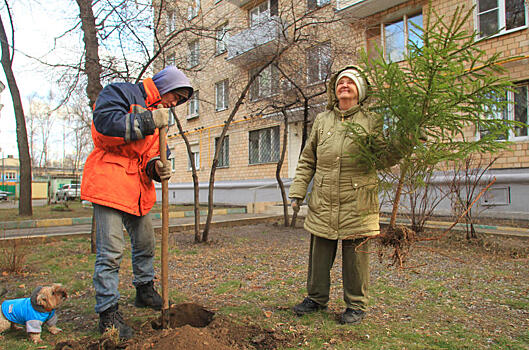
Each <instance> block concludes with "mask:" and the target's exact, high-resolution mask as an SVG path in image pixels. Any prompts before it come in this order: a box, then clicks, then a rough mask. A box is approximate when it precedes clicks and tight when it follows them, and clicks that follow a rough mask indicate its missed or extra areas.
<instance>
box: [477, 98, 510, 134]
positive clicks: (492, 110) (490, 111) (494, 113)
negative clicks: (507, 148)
mask: <svg viewBox="0 0 529 350" xmlns="http://www.w3.org/2000/svg"><path fill="white" fill-rule="evenodd" d="M489 97H490V98H491V99H494V100H497V101H501V100H505V98H506V96H489ZM484 107H485V114H484V115H483V118H484V119H488V120H494V119H495V120H504V119H507V110H508V109H507V108H497V107H495V106H488V105H486V106H484ZM489 133H490V131H489V130H487V129H486V128H485V127H480V128H479V137H481V138H482V137H484V136H486V135H487V134H489ZM507 137H508V135H498V137H497V139H498V140H507Z"/></svg>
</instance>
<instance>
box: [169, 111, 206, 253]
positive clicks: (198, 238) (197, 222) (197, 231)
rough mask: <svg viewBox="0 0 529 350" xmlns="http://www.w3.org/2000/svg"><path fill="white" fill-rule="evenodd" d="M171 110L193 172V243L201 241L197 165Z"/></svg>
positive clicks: (185, 137)
mask: <svg viewBox="0 0 529 350" xmlns="http://www.w3.org/2000/svg"><path fill="white" fill-rule="evenodd" d="M171 112H172V113H173V116H174V119H175V120H176V125H177V126H178V131H179V132H180V136H182V138H183V139H184V143H185V144H186V149H187V155H188V157H189V161H190V163H191V171H192V173H193V192H194V210H195V243H200V242H202V241H203V237H201V236H200V197H199V191H200V187H199V183H198V175H197V167H196V164H195V158H193V152H191V145H190V144H189V140H188V139H187V136H186V135H185V134H184V130H183V129H182V124H180V120H179V119H178V117H177V116H176V112H175V110H174V108H171Z"/></svg>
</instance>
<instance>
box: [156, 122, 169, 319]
mask: <svg viewBox="0 0 529 350" xmlns="http://www.w3.org/2000/svg"><path fill="white" fill-rule="evenodd" d="M158 131H159V134H160V140H159V141H160V158H161V160H162V162H163V163H164V165H165V164H166V163H167V128H165V127H163V128H160V129H158ZM168 256H169V187H168V180H162V300H163V306H162V328H167V327H168V324H167V320H168V316H169V312H168V310H169V288H168V280H169V276H168V272H169V264H168Z"/></svg>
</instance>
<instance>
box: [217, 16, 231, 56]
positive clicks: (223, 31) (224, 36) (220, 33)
mask: <svg viewBox="0 0 529 350" xmlns="http://www.w3.org/2000/svg"><path fill="white" fill-rule="evenodd" d="M220 37H221V38H220ZM228 37H229V34H228V22H226V23H224V24H222V25H220V26H218V27H217V29H216V30H215V54H217V55H221V54H223V53H225V52H227V51H228V45H227V41H228ZM219 38H220V39H219Z"/></svg>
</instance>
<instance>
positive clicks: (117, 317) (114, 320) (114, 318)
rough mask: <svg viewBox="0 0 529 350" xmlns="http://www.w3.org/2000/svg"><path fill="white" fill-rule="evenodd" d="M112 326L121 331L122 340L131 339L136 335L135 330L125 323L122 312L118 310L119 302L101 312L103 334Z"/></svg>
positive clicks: (101, 331)
mask: <svg viewBox="0 0 529 350" xmlns="http://www.w3.org/2000/svg"><path fill="white" fill-rule="evenodd" d="M111 328H115V329H117V330H118V331H119V339H121V340H129V339H131V338H132V337H133V336H134V331H133V330H132V328H130V327H129V326H128V325H127V324H126V323H125V320H124V319H123V316H122V315H121V312H119V311H118V304H116V305H114V306H111V307H109V308H108V309H106V310H105V311H103V312H101V313H100V314H99V332H100V333H101V334H103V333H105V332H106V331H108V330H109V329H111Z"/></svg>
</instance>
